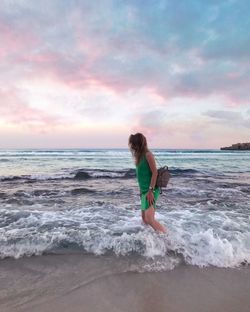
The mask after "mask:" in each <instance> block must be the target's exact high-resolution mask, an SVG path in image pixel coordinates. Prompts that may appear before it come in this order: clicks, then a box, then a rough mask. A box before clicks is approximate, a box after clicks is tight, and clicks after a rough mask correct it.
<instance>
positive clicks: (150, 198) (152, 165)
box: [146, 152, 158, 205]
mask: <svg viewBox="0 0 250 312" xmlns="http://www.w3.org/2000/svg"><path fill="white" fill-rule="evenodd" d="M146 159H147V161H148V164H149V167H150V170H151V172H152V177H151V181H150V187H152V188H153V189H154V188H155V184H156V180H157V174H158V172H157V167H156V163H155V159H154V155H153V154H152V153H151V152H147V153H146ZM147 200H148V202H149V204H150V205H153V204H154V194H153V192H152V191H151V190H149V192H148V194H147Z"/></svg>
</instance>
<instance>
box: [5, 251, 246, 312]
mask: <svg viewBox="0 0 250 312" xmlns="http://www.w3.org/2000/svg"><path fill="white" fill-rule="evenodd" d="M132 262H133V260H132V259H131V258H130V259H128V258H126V257H124V258H123V257H118V258H116V259H115V258H114V257H112V256H93V255H87V254H68V255H67V254H66V255H65V254H63V255H44V256H38V257H30V258H22V259H18V260H14V259H5V260H1V268H0V308H1V312H17V311H20V312H22V311H23V312H24V311H25V312H29V311H30V312H31V311H32V312H47V311H55V312H56V311H60V312H64V311H65V312H66V311H67V312H71V311H72V312H73V311H74V312H78V311H79V312H80V311H81V312H82V311H91V312H99V311H100V312H106V311H112V312H116V311H117V312H123V311H124V312H125V311H130V312H140V311H144V312H148V311H154V312H163V311H168V312H178V311H187V312H189V311H190V312H191V311H192V312H196V311H197V312H203V311H204V312H205V311H207V312H213V311H216V312H217V311H220V312H223V311H227V312H230V311H232V312H249V310H250V297H249V293H250V270H249V267H244V268H240V269H238V268H237V269H221V268H212V267H210V268H198V267H195V266H187V265H180V266H178V267H176V268H175V269H173V270H170V271H165V272H144V273H137V272H133V271H132V268H133V263H132ZM125 264H127V266H126V265H125ZM125 267H126V269H124V268H125ZM129 269H130V270H131V271H130V272H128V271H127V270H129Z"/></svg>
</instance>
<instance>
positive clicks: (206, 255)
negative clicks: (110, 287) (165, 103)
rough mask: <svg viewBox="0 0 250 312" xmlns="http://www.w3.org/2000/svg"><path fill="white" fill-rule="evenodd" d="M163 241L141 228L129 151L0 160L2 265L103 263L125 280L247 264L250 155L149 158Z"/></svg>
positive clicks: (27, 154)
mask: <svg viewBox="0 0 250 312" xmlns="http://www.w3.org/2000/svg"><path fill="white" fill-rule="evenodd" d="M152 151H153V153H154V155H155V157H156V159H157V161H158V167H159V166H160V165H167V166H168V167H169V169H170V172H171V180H170V182H169V185H168V187H167V188H166V189H163V192H162V194H161V196H160V198H159V200H158V201H157V208H156V218H157V219H158V220H159V221H160V222H161V223H162V224H164V225H165V227H166V228H167V230H168V233H167V235H164V234H159V233H156V232H154V230H153V229H152V228H151V227H150V226H146V225H144V224H142V221H141V212H140V197H139V189H138V185H137V181H136V176H135V165H134V163H133V159H132V157H131V154H130V152H129V150H126V149H25V150H22V149H11V150H0V183H1V189H0V247H1V248H0V258H1V259H10V260H11V258H15V259H19V258H24V257H27V256H28V257H29V256H38V257H43V256H45V255H51V254H52V255H58V254H81V255H82V256H84V255H86V257H88V256H89V255H96V256H98V257H99V258H101V257H105V256H108V257H110V258H111V259H113V261H115V262H119V263H120V265H121V266H124V270H125V271H126V270H127V271H136V272H151V271H152V272H155V271H167V270H172V269H173V268H175V267H177V266H179V265H181V264H182V265H191V266H199V267H207V266H214V267H220V268H233V267H244V266H247V265H248V264H249V262H250V152H249V151H220V150H167V149H166V150H165V149H152Z"/></svg>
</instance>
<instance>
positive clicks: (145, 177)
mask: <svg viewBox="0 0 250 312" xmlns="http://www.w3.org/2000/svg"><path fill="white" fill-rule="evenodd" d="M128 145H129V148H130V151H131V153H132V155H133V157H134V160H135V165H136V176H137V181H138V183H139V188H140V193H141V212H142V220H143V222H144V223H145V224H149V225H151V226H152V228H153V229H154V230H156V231H159V232H162V233H166V229H165V228H164V227H163V226H162V225H161V224H160V223H159V222H158V221H156V220H155V205H156V200H157V199H158V197H159V194H160V190H159V188H157V187H155V184H156V179H157V168H156V164H155V159H154V155H153V154H152V153H151V152H150V151H149V149H148V146H147V140H146V138H145V136H144V135H143V134H142V133H136V134H131V135H130V136H129V140H128Z"/></svg>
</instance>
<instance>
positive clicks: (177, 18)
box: [0, 0, 250, 148]
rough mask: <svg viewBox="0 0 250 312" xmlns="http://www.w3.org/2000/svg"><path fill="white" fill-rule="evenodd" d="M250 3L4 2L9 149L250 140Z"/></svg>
mask: <svg viewBox="0 0 250 312" xmlns="http://www.w3.org/2000/svg"><path fill="white" fill-rule="evenodd" d="M249 29H250V3H249V1H248V0H245V1H244V0H227V1H223V0H221V1H215V0H214V1H213V0H210V1H207V0H199V1H197V0H186V1H184V0H178V1H174V0H171V1H170V0H168V1H167V0H162V1H160V0H159V1H158V0H150V1H149V0H131V1H130V0H127V1H126V0H123V1H121V0H113V1H112V0H92V1H89V0H82V1H80V0H43V1H35V0H1V1H0V147H1V148H12V147H14V148H15V147H17V148H27V147H50V148H51V147H56V148H60V147H87V148H88V147H127V139H128V136H129V134H130V133H134V132H138V131H139V132H143V133H144V134H145V135H146V136H147V138H148V141H149V144H150V146H151V147H161V148H219V147H220V146H225V145H231V144H232V143H237V142H247V141H250V31H249Z"/></svg>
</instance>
